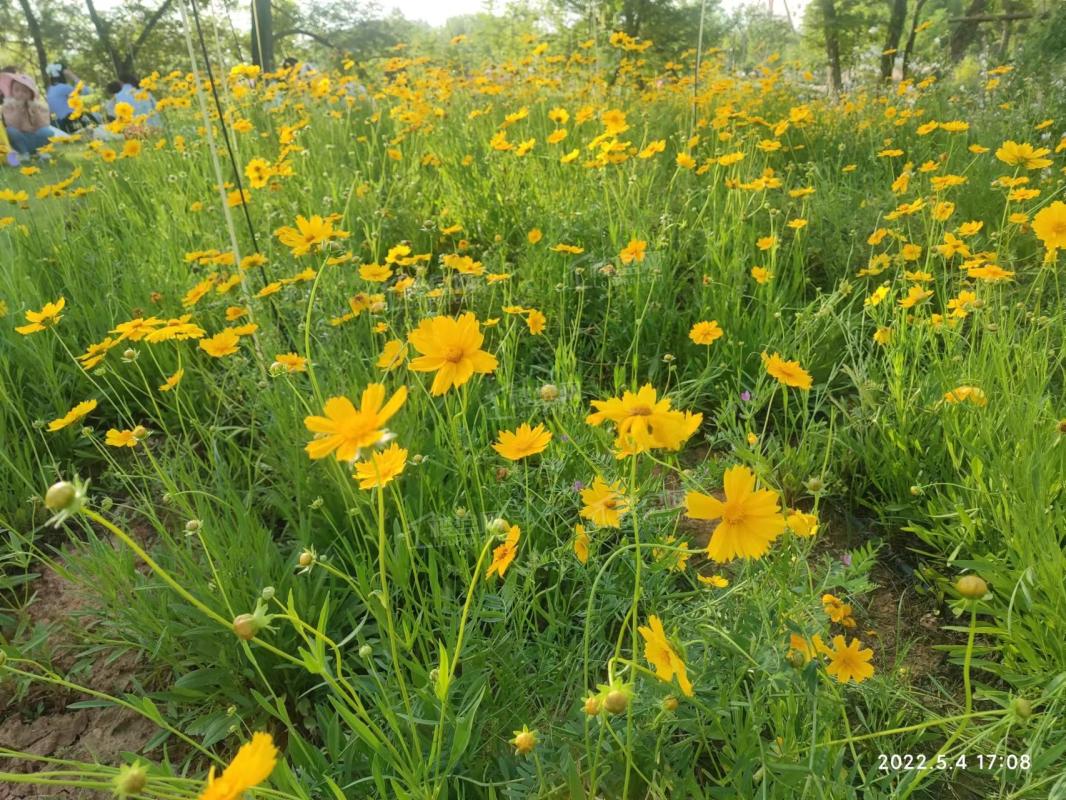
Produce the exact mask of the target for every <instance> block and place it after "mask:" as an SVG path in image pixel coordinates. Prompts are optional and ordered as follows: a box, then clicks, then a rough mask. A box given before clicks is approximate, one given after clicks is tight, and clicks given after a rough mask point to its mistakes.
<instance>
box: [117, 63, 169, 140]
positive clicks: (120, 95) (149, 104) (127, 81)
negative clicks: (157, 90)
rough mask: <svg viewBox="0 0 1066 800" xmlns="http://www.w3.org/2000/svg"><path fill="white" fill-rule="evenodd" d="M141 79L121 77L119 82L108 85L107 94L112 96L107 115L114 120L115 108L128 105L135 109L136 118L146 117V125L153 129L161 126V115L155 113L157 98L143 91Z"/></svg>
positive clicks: (129, 76) (132, 76)
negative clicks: (124, 104) (120, 104)
mask: <svg viewBox="0 0 1066 800" xmlns="http://www.w3.org/2000/svg"><path fill="white" fill-rule="evenodd" d="M140 83H141V81H140V79H139V78H137V77H136V76H135V75H130V74H128V73H127V74H125V75H120V76H119V79H118V80H117V81H111V83H109V84H108V85H107V93H108V94H109V95H111V99H110V100H109V101H108V103H107V106H106V109H107V115H108V116H109V117H111V118H112V119H114V117H115V106H116V105H118V104H119V103H126V104H128V105H129V106H131V107H132V108H133V115H134V116H135V117H142V116H143V117H146V119H145V121H144V124H145V125H151V126H153V127H156V126H159V125H160V124H161V123H160V120H159V115H158V114H156V113H155V98H154V97H153V96H152V93H151V92H149V91H148V90H147V89H141V88H139V86H140Z"/></svg>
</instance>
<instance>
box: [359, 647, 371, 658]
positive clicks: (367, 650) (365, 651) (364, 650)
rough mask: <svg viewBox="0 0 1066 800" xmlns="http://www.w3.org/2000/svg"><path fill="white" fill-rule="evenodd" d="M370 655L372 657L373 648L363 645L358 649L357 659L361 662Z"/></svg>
mask: <svg viewBox="0 0 1066 800" xmlns="http://www.w3.org/2000/svg"><path fill="white" fill-rule="evenodd" d="M372 655H374V648H373V647H371V646H370V645H368V644H364V645H363V646H362V647H360V648H359V658H361V659H363V661H366V660H367V659H368V658H370V656H372Z"/></svg>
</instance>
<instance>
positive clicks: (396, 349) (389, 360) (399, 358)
mask: <svg viewBox="0 0 1066 800" xmlns="http://www.w3.org/2000/svg"><path fill="white" fill-rule="evenodd" d="M406 358H407V345H405V344H404V343H403V341H402V340H400V339H390V340H389V341H387V342H385V346H384V347H382V348H381V355H380V356H378V360H377V366H378V368H379V369H383V370H385V371H386V372H388V371H389V370H393V369H396V368H397V367H398V366H400V365H401V364H403V362H404V360H405V359H406Z"/></svg>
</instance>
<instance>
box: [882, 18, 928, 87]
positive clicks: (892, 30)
mask: <svg viewBox="0 0 1066 800" xmlns="http://www.w3.org/2000/svg"><path fill="white" fill-rule="evenodd" d="M888 2H889V5H890V7H891V11H890V13H889V17H888V25H887V26H886V27H885V47H884V50H882V51H881V80H883V81H887V80H890V79H891V78H892V67H893V66H894V65H895V63H896V56H897V54H898V52H899V42H900V39H902V38H903V23H904V22H905V21H906V19H907V0H888ZM919 2H921V0H919Z"/></svg>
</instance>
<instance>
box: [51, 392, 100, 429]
mask: <svg viewBox="0 0 1066 800" xmlns="http://www.w3.org/2000/svg"><path fill="white" fill-rule="evenodd" d="M96 406H97V402H96V401H95V400H85V401H83V402H81V403H78V404H77V405H76V406H74V408H72V409H70V411H68V412H67V413H66V414H64V415H63V416H61V417H59V418H58V419H54V420H52V421H51V422H49V423H48V430H49V431H51V432H53V433H54V432H55V431H60V430H63V428H66V427H67V426H68V425H73V424H74V423H75V422H77V421H78V420H81V419H84V418H85V417H86V416H88V415H89V414H90V413H92V411H93V409H95V408H96Z"/></svg>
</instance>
